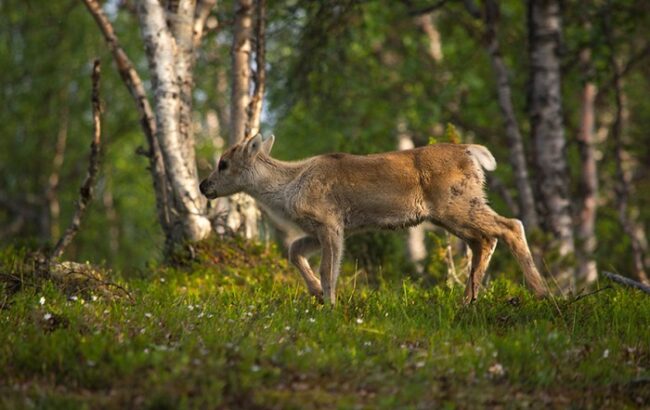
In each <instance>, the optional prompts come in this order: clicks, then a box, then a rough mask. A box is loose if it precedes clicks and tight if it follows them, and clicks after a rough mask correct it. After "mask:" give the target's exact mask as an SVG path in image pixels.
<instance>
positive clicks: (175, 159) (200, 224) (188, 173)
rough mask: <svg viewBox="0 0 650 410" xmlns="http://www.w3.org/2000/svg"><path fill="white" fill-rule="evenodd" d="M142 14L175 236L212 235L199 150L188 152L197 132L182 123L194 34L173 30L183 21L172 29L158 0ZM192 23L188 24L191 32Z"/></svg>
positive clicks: (145, 2) (147, 2)
mask: <svg viewBox="0 0 650 410" xmlns="http://www.w3.org/2000/svg"><path fill="white" fill-rule="evenodd" d="M181 3H183V2H181ZM179 9H180V6H179ZM169 12H171V11H170V10H168V13H169ZM183 13H185V11H183ZM192 15H193V14H192ZM138 17H139V20H140V28H141V31H142V38H143V40H144V43H145V48H146V51H147V59H148V61H149V69H150V71H151V76H152V89H153V94H154V101H155V116H156V126H157V132H156V138H157V140H158V143H159V145H160V149H161V152H162V156H163V159H164V164H165V170H166V176H167V179H168V181H169V184H170V186H171V193H172V198H171V201H170V204H169V205H170V208H171V212H170V213H171V214H172V215H173V218H174V225H173V228H172V232H171V237H172V242H173V243H179V242H183V241H185V240H189V241H197V240H201V239H203V238H205V237H207V236H208V234H209V233H210V231H211V229H212V228H211V224H210V221H209V220H208V218H207V217H206V216H205V199H204V198H203V196H202V195H201V194H200V193H199V189H198V178H197V171H196V162H195V161H193V158H194V155H193V154H192V155H191V156H190V158H191V159H192V161H191V162H189V161H188V158H186V157H185V155H188V152H189V151H190V150H191V151H193V146H194V143H193V141H194V138H193V135H192V133H191V129H190V128H185V129H183V125H182V121H183V120H182V117H183V115H184V110H186V109H187V101H183V92H184V91H183V88H184V87H185V86H186V85H187V84H188V83H189V84H191V79H190V80H188V79H187V78H185V77H184V76H185V75H187V72H188V70H189V67H187V64H188V63H187V62H186V61H185V59H186V58H188V56H187V55H186V53H187V52H188V51H187V49H185V48H184V47H185V45H184V44H185V42H186V41H187V40H186V38H190V40H189V43H190V44H191V43H192V41H191V39H192V36H191V35H187V33H183V34H182V35H181V34H179V33H176V34H177V35H178V36H179V37H178V38H177V37H174V36H173V35H172V33H173V32H174V31H176V32H178V31H181V29H180V28H179V24H176V25H174V24H172V27H173V30H170V28H169V26H168V25H167V22H166V15H165V12H164V10H163V8H162V6H161V5H160V3H159V2H158V0H142V1H141V2H140V3H139V6H138ZM192 27H193V26H192V25H187V24H184V25H183V28H184V30H187V31H189V32H190V34H191V33H192ZM177 40H179V41H177ZM183 107H185V108H183Z"/></svg>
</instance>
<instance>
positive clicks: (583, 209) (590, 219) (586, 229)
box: [576, 49, 598, 283]
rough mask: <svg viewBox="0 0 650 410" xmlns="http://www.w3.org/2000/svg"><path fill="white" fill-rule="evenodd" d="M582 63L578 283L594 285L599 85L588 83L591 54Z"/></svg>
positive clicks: (584, 57) (586, 54)
mask: <svg viewBox="0 0 650 410" xmlns="http://www.w3.org/2000/svg"><path fill="white" fill-rule="evenodd" d="M580 60H581V63H582V64H583V66H584V70H585V72H586V76H585V77H586V78H585V84H584V86H583V89H582V101H581V112H580V132H579V134H578V146H579V149H580V158H581V164H580V165H581V171H582V172H581V174H580V178H581V181H580V185H581V187H582V195H581V197H580V204H579V213H578V215H577V220H576V223H577V231H576V234H577V239H578V252H577V256H578V272H577V279H578V280H581V281H585V282H587V283H592V282H594V281H596V280H597V279H598V269H597V266H596V261H595V260H594V257H593V254H594V251H595V250H596V244H597V241H596V210H597V207H598V172H597V164H596V146H595V144H596V141H595V137H594V123H595V112H594V111H595V108H594V103H595V101H596V94H597V90H596V85H595V84H594V83H593V82H591V81H590V80H589V78H588V77H589V76H590V72H591V70H592V68H591V51H590V50H589V49H585V50H582V52H581V54H580Z"/></svg>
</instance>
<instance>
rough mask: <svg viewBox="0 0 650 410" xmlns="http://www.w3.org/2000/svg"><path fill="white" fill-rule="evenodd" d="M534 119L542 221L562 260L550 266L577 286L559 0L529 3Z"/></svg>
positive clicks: (568, 285)
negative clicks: (568, 262)
mask: <svg viewBox="0 0 650 410" xmlns="http://www.w3.org/2000/svg"><path fill="white" fill-rule="evenodd" d="M528 13H529V21H528V24H529V29H530V120H531V133H532V139H533V146H534V154H535V168H536V171H537V174H536V177H537V181H538V183H537V188H538V190H539V195H538V207H539V210H540V220H541V221H542V223H543V226H544V228H545V230H546V231H547V232H548V233H549V234H550V235H551V236H552V238H553V242H554V243H553V246H554V247H555V248H557V250H558V252H559V255H560V257H561V258H560V260H558V261H549V262H550V263H551V267H550V268H551V271H552V273H553V275H554V276H555V278H556V280H557V281H558V283H559V284H560V287H562V288H571V287H573V285H574V272H573V269H571V268H570V267H568V266H566V263H565V262H564V261H563V260H562V259H564V257H567V256H570V255H571V254H573V252H574V251H575V245H574V237H573V218H572V215H571V210H570V206H571V202H570V199H569V171H568V165H567V161H566V138H565V135H564V124H563V119H562V93H561V73H560V56H559V48H560V39H561V36H562V21H561V18H560V5H559V1H557V0H529V1H528Z"/></svg>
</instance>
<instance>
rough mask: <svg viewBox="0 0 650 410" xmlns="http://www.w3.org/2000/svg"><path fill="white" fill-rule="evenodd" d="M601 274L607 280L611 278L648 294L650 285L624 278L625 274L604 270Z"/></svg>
mask: <svg viewBox="0 0 650 410" xmlns="http://www.w3.org/2000/svg"><path fill="white" fill-rule="evenodd" d="M603 276H604V277H606V278H607V279H609V280H612V281H614V282H617V283H620V284H622V285H625V286H630V287H633V288H636V289H639V290H640V291H643V292H645V293H647V294H649V295H650V286H648V285H644V284H643V283H641V282H637V281H635V280H632V279H630V278H626V277H625V276H621V275H619V274H616V273H612V272H604V271H603Z"/></svg>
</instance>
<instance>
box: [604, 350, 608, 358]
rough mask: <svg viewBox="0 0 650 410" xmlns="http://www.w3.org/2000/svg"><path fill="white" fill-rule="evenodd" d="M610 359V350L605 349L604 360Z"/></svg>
mask: <svg viewBox="0 0 650 410" xmlns="http://www.w3.org/2000/svg"><path fill="white" fill-rule="evenodd" d="M608 357H609V349H605V351H604V352H603V359H607V358H608Z"/></svg>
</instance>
